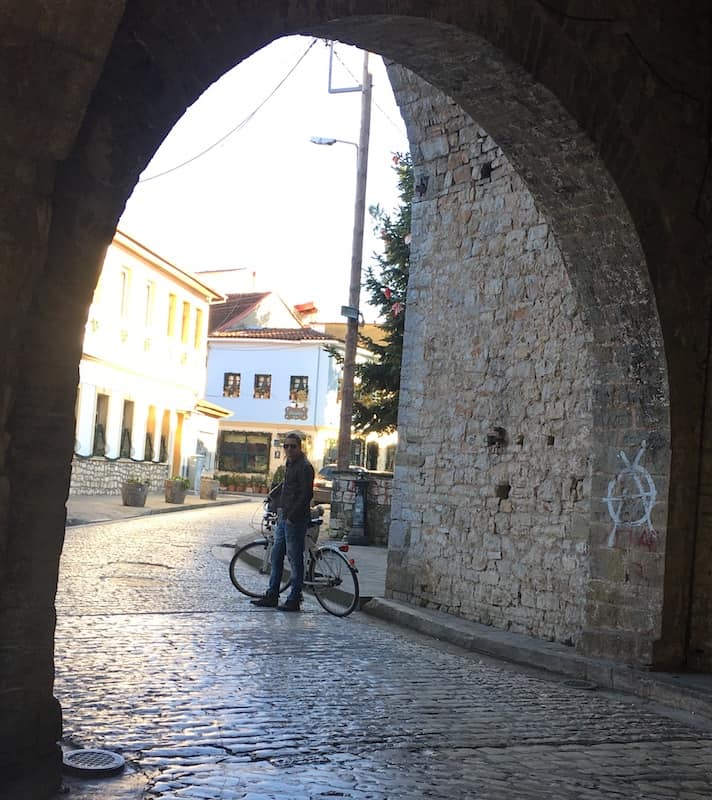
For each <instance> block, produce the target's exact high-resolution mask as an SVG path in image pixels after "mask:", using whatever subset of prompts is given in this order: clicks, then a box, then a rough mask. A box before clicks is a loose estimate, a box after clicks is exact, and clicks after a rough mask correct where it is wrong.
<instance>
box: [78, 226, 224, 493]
mask: <svg viewBox="0 0 712 800" xmlns="http://www.w3.org/2000/svg"><path fill="white" fill-rule="evenodd" d="M219 299H221V295H219V294H218V293H217V292H215V291H214V290H212V289H210V288H209V287H208V286H206V285H205V284H203V283H202V282H201V281H199V280H197V279H196V278H194V277H193V276H192V275H189V274H188V273H186V272H184V271H183V270H181V269H180V268H178V267H176V266H175V265H174V264H171V263H170V262H168V261H166V260H165V259H163V258H161V257H160V256H158V255H156V254H155V253H153V252H151V251H150V250H148V249H147V248H146V247H144V246H143V245H141V244H140V243H139V242H137V241H135V240H133V239H131V238H130V237H129V236H127V235H126V234H124V233H122V232H120V231H117V232H116V235H115V236H114V239H113V241H112V243H111V245H110V247H109V248H108V250H107V253H106V258H105V260H104V265H103V267H102V270H101V275H100V277H99V281H98V284H97V287H96V290H95V292H94V297H93V301H92V304H91V307H90V309H89V315H88V319H87V323H86V329H85V336H84V346H83V354H82V360H81V362H80V366H79V371H80V380H79V389H78V393H77V406H76V419H77V422H76V434H75V435H76V442H75V455H74V460H73V465H72V483H71V486H70V492H71V493H74V494H114V493H116V492H117V491H118V490H119V487H120V484H121V482H122V481H123V480H125V479H126V477H128V476H129V475H137V476H140V477H142V478H144V479H147V480H149V481H151V483H152V488H154V489H158V488H160V485H161V481H162V480H163V479H164V478H166V477H170V476H171V475H175V474H184V475H188V474H189V472H190V471H191V469H193V471H195V466H196V464H199V465H200V466H203V467H204V468H207V469H210V468H212V467H213V465H214V456H215V449H216V445H217V428H218V420H219V419H220V418H221V417H224V416H225V415H226V414H227V413H229V412H227V411H226V410H225V409H224V408H222V407H220V406H218V405H217V404H213V403H210V402H206V401H205V399H204V398H203V396H202V394H203V388H204V385H205V362H206V349H207V336H206V334H207V321H208V312H209V305H210V303H211V302H215V301H217V300H219Z"/></svg>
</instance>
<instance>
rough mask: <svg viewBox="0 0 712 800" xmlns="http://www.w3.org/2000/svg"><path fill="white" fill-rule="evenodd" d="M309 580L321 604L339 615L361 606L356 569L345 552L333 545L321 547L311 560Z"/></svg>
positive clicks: (325, 608)
mask: <svg viewBox="0 0 712 800" xmlns="http://www.w3.org/2000/svg"><path fill="white" fill-rule="evenodd" d="M307 584H308V585H309V588H310V589H312V591H313V592H314V595H315V597H316V599H317V600H318V601H319V604H320V605H321V607H322V608H323V609H324V610H325V611H328V612H329V613H330V614H334V615H335V616H337V617H345V616H346V615H347V614H350V613H351V612H352V611H353V610H354V609H355V608H356V606H358V598H359V589H358V577H357V576H356V570H355V569H354V568H353V567H352V566H351V564H349V562H348V559H347V558H346V556H345V555H344V554H343V553H340V552H339V551H338V550H334V548H333V547H320V548H319V549H318V550H317V551H316V553H315V554H314V558H313V559H312V560H311V561H310V563H309V570H308V574H307Z"/></svg>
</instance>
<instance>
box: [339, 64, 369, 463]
mask: <svg viewBox="0 0 712 800" xmlns="http://www.w3.org/2000/svg"><path fill="white" fill-rule="evenodd" d="M370 132H371V73H370V72H369V71H368V52H364V54H363V79H362V83H361V129H360V131H359V139H358V151H357V165H356V200H355V203H354V229H353V240H352V244H351V278H350V282H349V304H348V306H345V307H344V308H342V309H341V313H342V314H344V316H346V340H345V342H344V367H343V374H342V382H341V417H340V421H339V443H338V454H337V458H336V465H337V469H339V470H345V469H348V467H349V464H350V463H351V423H352V418H353V408H354V378H355V372H356V348H357V345H358V323H359V316H360V311H359V303H360V298H361V262H362V259H363V231H364V225H365V216H366V177H367V174H368V141H369V136H370Z"/></svg>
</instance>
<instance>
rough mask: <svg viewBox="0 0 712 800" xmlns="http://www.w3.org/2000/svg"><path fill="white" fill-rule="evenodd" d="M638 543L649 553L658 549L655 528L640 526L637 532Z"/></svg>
mask: <svg viewBox="0 0 712 800" xmlns="http://www.w3.org/2000/svg"><path fill="white" fill-rule="evenodd" d="M638 544H639V545H640V546H641V547H644V548H645V549H646V550H647V551H648V552H649V553H654V552H656V551H657V549H658V532H657V531H656V530H655V528H648V527H645V526H644V527H642V528H641V529H640V533H639V534H638Z"/></svg>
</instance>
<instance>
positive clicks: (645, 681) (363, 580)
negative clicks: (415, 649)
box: [67, 494, 712, 719]
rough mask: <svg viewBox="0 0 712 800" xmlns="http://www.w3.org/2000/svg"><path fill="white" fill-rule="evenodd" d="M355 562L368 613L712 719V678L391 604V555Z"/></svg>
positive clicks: (116, 508) (96, 500) (94, 506)
mask: <svg viewBox="0 0 712 800" xmlns="http://www.w3.org/2000/svg"><path fill="white" fill-rule="evenodd" d="M256 499H258V498H256V497H255V496H254V495H238V496H234V495H233V496H226V495H219V496H218V499H217V500H201V499H200V498H199V497H198V496H196V495H188V496H186V500H185V504H184V505H175V504H170V503H166V502H165V501H164V499H163V496H162V495H158V494H153V495H149V497H148V499H147V501H146V506H145V508H131V507H127V506H123V505H122V504H121V498H120V497H119V496H109V497H106V496H72V497H70V498H69V500H68V502H67V524H68V525H79V524H85V523H98V522H109V521H112V520H122V519H128V518H130V517H137V516H143V515H149V514H160V513H166V512H175V511H189V510H191V509H196V508H205V507H206V506H213V507H214V506H219V505H227V504H233V503H245V502H249V501H251V500H252V501H254V500H256ZM326 523H327V524H328V511H327V516H326ZM325 534H326V535H325ZM326 539H328V531H326V530H325V531H324V533H323V534H322V536H321V537H320V541H324V540H326ZM350 555H351V556H353V557H354V559H355V561H356V566H357V567H358V571H359V585H360V592H361V597H362V601H363V602H364V605H363V608H362V610H363V611H364V612H366V613H368V614H371V615H373V616H377V617H379V618H381V619H383V620H386V621H389V622H392V623H394V624H397V625H402V626H405V627H408V628H412V629H414V630H417V631H419V632H421V633H424V634H426V635H428V636H431V637H434V638H436V639H442V640H443V641H447V642H450V643H452V644H456V645H459V646H461V647H464V648H466V649H468V650H472V651H475V652H479V653H483V654H486V655H490V656H493V657H495V658H499V659H502V660H505V661H510V662H512V663H515V664H522V665H526V666H533V667H538V668H541V669H545V670H548V671H550V672H553V673H557V674H559V675H565V676H568V677H569V678H571V679H572V680H581V681H587V682H591V683H593V684H595V685H596V686H600V687H601V688H607V689H615V690H618V691H623V692H630V693H631V694H635V695H637V696H639V697H643V698H647V699H650V700H654V701H656V702H660V703H664V704H666V705H669V706H672V707H673V708H678V709H682V710H685V711H691V712H693V713H697V714H700V715H702V716H705V717H708V718H710V719H712V675H699V674H687V673H662V672H648V671H645V670H640V669H634V668H632V667H628V666H625V665H622V664H618V663H615V662H611V661H605V660H603V659H596V658H587V657H586V656H582V655H580V654H579V653H577V652H576V651H575V650H574V649H573V648H571V647H565V646H564V645H560V644H556V643H555V642H547V641H543V640H539V639H534V638H531V637H528V636H523V635H519V634H512V633H508V632H507V631H503V630H499V629H497V628H492V627H489V626H487V625H479V624H477V623H474V622H469V621H467V620H463V619H460V618H458V617H454V616H452V615H450V614H444V613H442V612H439V611H435V610H432V609H428V608H421V607H419V606H414V605H411V604H408V603H402V602H398V601H395V600H389V599H386V598H385V594H386V591H385V584H386V568H387V559H388V551H387V549H386V548H383V547H360V546H354V545H352V546H351V548H350Z"/></svg>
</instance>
